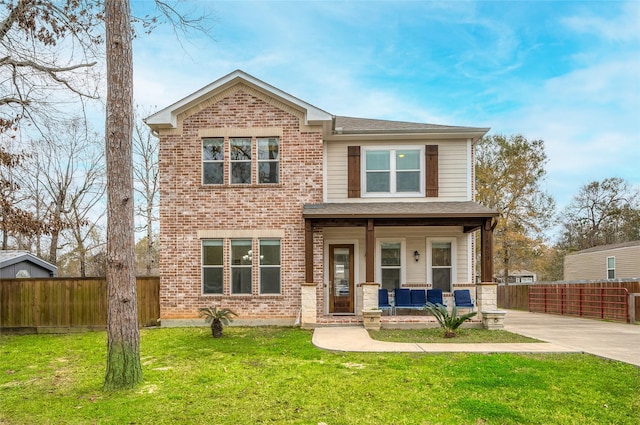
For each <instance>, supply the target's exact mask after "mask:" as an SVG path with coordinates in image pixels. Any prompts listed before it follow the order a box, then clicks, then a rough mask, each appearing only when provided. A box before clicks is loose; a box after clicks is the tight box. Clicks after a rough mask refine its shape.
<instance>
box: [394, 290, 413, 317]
mask: <svg viewBox="0 0 640 425" xmlns="http://www.w3.org/2000/svg"><path fill="white" fill-rule="evenodd" d="M394 293H395V306H394V307H395V310H396V311H397V310H398V309H399V308H411V307H412V306H411V290H410V289H408V288H396V289H395V290H394Z"/></svg>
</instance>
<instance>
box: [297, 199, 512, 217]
mask: <svg viewBox="0 0 640 425" xmlns="http://www.w3.org/2000/svg"><path fill="white" fill-rule="evenodd" d="M302 215H303V217H304V218H308V219H327V218H331V219H370V218H373V219H451V218H454V219H459V218H493V217H497V216H498V215H499V213H498V212H497V211H494V210H492V209H490V208H487V207H485V206H484V205H481V204H479V203H477V202H473V201H461V202H393V203H390V202H367V203H361V202H350V203H326V204H307V205H305V206H304V208H303V212H302Z"/></svg>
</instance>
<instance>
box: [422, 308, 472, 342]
mask: <svg viewBox="0 0 640 425" xmlns="http://www.w3.org/2000/svg"><path fill="white" fill-rule="evenodd" d="M424 309H425V310H426V311H428V312H429V313H431V314H432V315H434V316H435V318H436V320H438V323H440V327H441V328H442V329H444V337H445V338H453V337H455V336H456V333H455V330H456V329H458V328H459V327H460V325H462V324H463V323H464V321H465V320H468V319H471V318H472V317H473V316H475V315H476V314H478V312H477V311H472V312H471V313H467V314H464V315H462V316H458V309H457V308H456V306H453V310H451V314H449V310H447V307H445V306H443V305H441V304H432V303H427V305H426V306H425V307H424Z"/></svg>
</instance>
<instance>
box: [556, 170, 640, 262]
mask: <svg viewBox="0 0 640 425" xmlns="http://www.w3.org/2000/svg"><path fill="white" fill-rule="evenodd" d="M562 217H564V218H563V220H562V226H563V234H562V237H561V240H560V244H559V245H560V246H561V247H562V248H563V249H565V250H566V251H568V252H570V251H579V250H582V249H587V248H591V247H593V246H598V245H607V244H613V243H620V242H627V241H632V240H638V239H640V190H639V189H638V188H633V187H632V186H631V185H630V184H629V183H628V182H626V181H625V180H623V179H621V178H618V177H612V178H607V179H604V180H602V181H600V182H599V181H594V182H591V183H588V184H586V185H584V186H582V187H581V188H580V190H579V191H578V194H577V195H576V196H574V198H573V200H572V201H571V203H570V204H569V206H568V207H567V208H566V209H565V210H564V212H563V214H562Z"/></svg>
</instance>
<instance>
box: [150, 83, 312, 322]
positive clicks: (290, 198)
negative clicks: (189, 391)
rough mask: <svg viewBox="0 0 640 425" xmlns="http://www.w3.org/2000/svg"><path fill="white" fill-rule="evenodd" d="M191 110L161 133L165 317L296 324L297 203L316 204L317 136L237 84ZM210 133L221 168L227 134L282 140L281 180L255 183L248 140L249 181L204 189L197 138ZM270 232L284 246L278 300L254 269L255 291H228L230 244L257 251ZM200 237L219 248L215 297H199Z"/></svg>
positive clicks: (300, 257)
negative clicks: (212, 312)
mask: <svg viewBox="0 0 640 425" xmlns="http://www.w3.org/2000/svg"><path fill="white" fill-rule="evenodd" d="M196 108H197V109H191V110H189V111H187V112H185V113H183V114H182V116H180V117H179V125H178V127H177V128H176V129H169V130H163V131H160V132H159V137H160V154H159V159H160V176H161V177H160V188H161V192H160V193H161V201H160V223H161V228H160V244H161V250H160V279H161V280H160V287H161V289H160V291H161V292H160V309H161V317H162V318H163V319H181V318H194V317H197V313H198V308H199V307H204V306H209V305H216V306H219V307H228V308H231V309H233V310H234V311H235V312H237V313H238V315H239V316H240V317H241V318H256V319H258V318H271V319H273V318H283V319H285V318H286V319H292V318H295V317H296V316H297V315H298V313H299V310H300V307H301V296H300V294H301V292H300V291H301V284H302V283H303V282H304V219H303V218H302V206H303V204H305V203H309V204H314V203H321V202H322V184H323V181H322V158H323V145H322V143H323V140H322V129H321V127H313V126H307V125H305V123H304V119H303V116H302V113H301V112H300V111H297V110H295V109H293V108H290V107H287V105H283V104H281V103H279V102H278V101H276V100H274V99H272V98H269V97H267V96H265V95H263V94H261V93H259V92H257V91H255V90H253V89H252V88H250V87H247V86H244V85H242V84H239V85H236V86H234V88H232V89H229V90H227V91H226V92H224V93H222V94H219V95H218V96H217V97H216V98H214V99H210V100H209V101H208V102H205V103H200V104H199V105H198V106H197V107H196ZM270 132H271V133H277V134H270ZM211 135H215V136H216V137H225V143H226V146H227V148H225V171H227V170H228V169H227V167H228V165H229V149H228V137H229V136H233V137H251V136H253V138H254V140H255V137H256V135H260V136H264V137H266V136H278V137H279V138H280V178H279V183H278V184H255V182H256V159H255V158H256V155H255V152H256V151H255V143H254V146H253V152H254V155H253V158H254V159H253V164H252V173H253V179H252V182H254V184H250V185H231V184H228V183H229V182H228V180H225V184H223V185H203V184H202V137H209V136H211ZM274 234H276V235H278V237H279V238H280V240H281V267H282V268H281V294H279V295H260V294H259V282H258V267H257V266H256V265H255V264H254V266H253V273H252V280H253V282H252V294H250V295H249V294H246V295H238V294H231V293H230V270H229V265H228V264H229V248H228V245H229V243H228V240H229V239H231V238H234V237H242V238H244V239H252V240H253V251H254V252H257V249H258V238H260V237H265V236H273V235H274ZM203 237H206V238H221V239H224V241H225V246H226V248H225V251H224V252H225V262H224V263H225V269H224V276H225V279H224V293H223V294H221V295H209V294H207V295H203V294H202V283H201V279H202V278H201V270H202V265H201V239H202V238H203ZM319 251H320V252H321V250H319ZM319 272H321V270H319ZM320 278H321V277H320ZM320 281H321V280H320Z"/></svg>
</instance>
